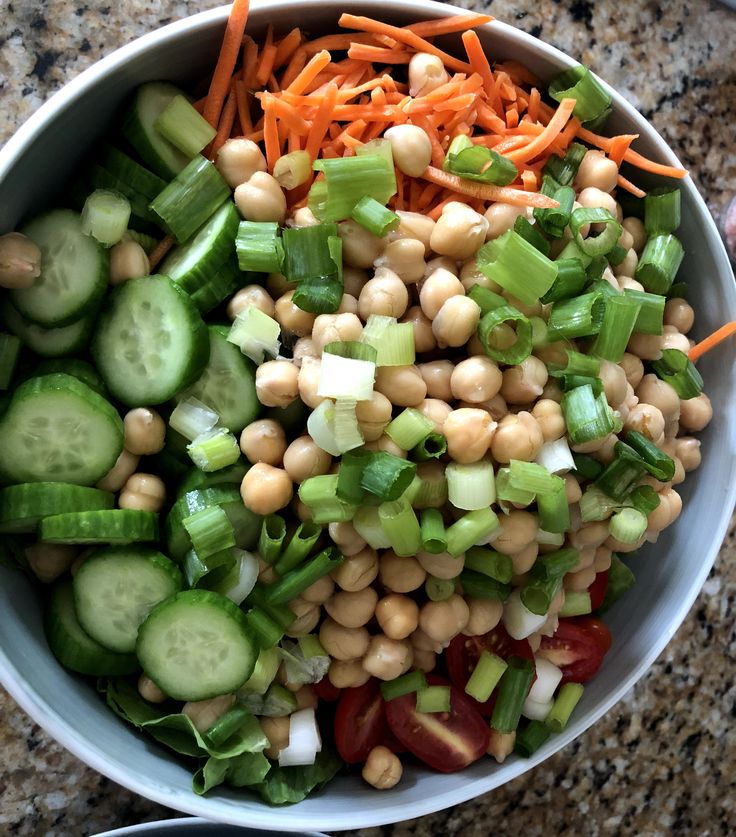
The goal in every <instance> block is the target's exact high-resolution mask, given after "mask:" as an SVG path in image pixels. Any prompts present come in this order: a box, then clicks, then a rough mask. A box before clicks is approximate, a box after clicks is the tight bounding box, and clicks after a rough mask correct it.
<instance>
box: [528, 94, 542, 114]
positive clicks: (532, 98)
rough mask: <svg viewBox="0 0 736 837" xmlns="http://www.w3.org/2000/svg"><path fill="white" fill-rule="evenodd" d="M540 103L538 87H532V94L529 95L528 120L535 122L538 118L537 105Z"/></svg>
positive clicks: (540, 97)
mask: <svg viewBox="0 0 736 837" xmlns="http://www.w3.org/2000/svg"><path fill="white" fill-rule="evenodd" d="M541 101H542V96H541V94H540V92H539V88H538V87H532V92H531V93H530V94H529V106H528V108H527V112H528V114H529V119H531V120H532V122H536V121H537V118H538V117H539V103H540V102H541Z"/></svg>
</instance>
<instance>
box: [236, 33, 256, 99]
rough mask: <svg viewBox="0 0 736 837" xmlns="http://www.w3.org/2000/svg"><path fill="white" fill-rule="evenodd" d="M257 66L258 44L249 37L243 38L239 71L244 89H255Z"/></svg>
mask: <svg viewBox="0 0 736 837" xmlns="http://www.w3.org/2000/svg"><path fill="white" fill-rule="evenodd" d="M257 64H258V44H257V43H256V42H255V41H254V40H253V38H251V37H250V35H244V36H243V66H242V68H241V70H240V77H241V78H242V80H243V81H244V82H245V86H246V87H255V83H256V75H255V74H256V65H257Z"/></svg>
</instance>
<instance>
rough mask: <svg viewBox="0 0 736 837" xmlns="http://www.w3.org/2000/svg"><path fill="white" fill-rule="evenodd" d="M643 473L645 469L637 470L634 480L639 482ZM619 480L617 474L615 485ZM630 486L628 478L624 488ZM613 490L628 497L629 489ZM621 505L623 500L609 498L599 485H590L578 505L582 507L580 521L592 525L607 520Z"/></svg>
mask: <svg viewBox="0 0 736 837" xmlns="http://www.w3.org/2000/svg"><path fill="white" fill-rule="evenodd" d="M619 467H622V466H617V468H619ZM643 473H644V470H643V469H641V470H639V469H638V468H637V469H636V470H635V471H634V479H635V480H638V479H639V478H640V477H641V475H642V474H643ZM618 479H619V475H618V473H617V474H616V476H615V479H614V480H613V484H616V483H617V481H618ZM629 484H630V480H629V479H628V478H627V479H626V480H625V482H624V483H622V486H628V485H629ZM613 490H614V491H615V492H616V494H617V495H619V494H620V495H621V496H622V497H623V496H625V495H626V491H627V488H625V487H623V488H622V489H617V488H614V489H613ZM621 503H622V500H621V499H618V498H616V499H614V498H612V497H609V495H608V494H606V493H605V492H604V491H603V490H602V489H601V488H599V487H598V486H597V485H589V486H588V487H587V488H586V489H585V491H584V492H583V495H582V497H581V498H580V500H579V503H578V505H579V506H580V519H581V520H582V522H583V523H591V522H593V521H595V520H607V519H608V518H609V517H610V516H611V515H612V514H613V512H615V511H616V509H618V508H619V507H620V505H621Z"/></svg>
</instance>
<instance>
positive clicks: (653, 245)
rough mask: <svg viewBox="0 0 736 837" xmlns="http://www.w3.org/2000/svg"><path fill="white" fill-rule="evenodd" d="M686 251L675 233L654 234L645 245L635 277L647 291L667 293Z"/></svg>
mask: <svg viewBox="0 0 736 837" xmlns="http://www.w3.org/2000/svg"><path fill="white" fill-rule="evenodd" d="M684 255H685V251H684V250H683V249H682V244H680V242H679V240H678V239H677V238H675V236H674V235H654V236H652V237H651V238H650V239H649V240H648V241H647V243H646V244H645V245H644V251H643V252H642V254H641V256H640V257H639V264H638V266H637V268H636V272H635V274H634V278H635V279H636V280H637V281H638V282H641V284H642V285H643V286H644V290H645V291H649V292H650V293H653V294H666V293H667V292H668V291H669V289H670V287H671V286H672V283H673V281H674V279H675V276H676V275H677V271H678V269H679V267H680V264H681V263H682V259H683V257H684Z"/></svg>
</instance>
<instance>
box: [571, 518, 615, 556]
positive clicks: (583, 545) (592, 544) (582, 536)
mask: <svg viewBox="0 0 736 837" xmlns="http://www.w3.org/2000/svg"><path fill="white" fill-rule="evenodd" d="M607 537H608V521H607V520H596V521H595V522H594V523H584V524H583V525H582V526H581V527H580V528H579V529H578V530H577V532H571V533H570V534H569V536H568V539H569V541H570V546H574V547H575V549H579V550H581V551H582V550H585V549H597V548H598V547H599V546H601V544H603V543H605V541H606V538H607Z"/></svg>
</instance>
